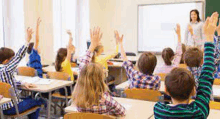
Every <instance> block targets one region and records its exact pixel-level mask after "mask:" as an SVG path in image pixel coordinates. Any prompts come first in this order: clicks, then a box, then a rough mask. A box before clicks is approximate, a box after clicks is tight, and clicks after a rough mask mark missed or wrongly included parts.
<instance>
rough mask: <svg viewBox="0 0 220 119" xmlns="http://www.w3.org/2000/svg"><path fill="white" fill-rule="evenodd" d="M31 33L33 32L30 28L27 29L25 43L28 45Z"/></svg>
mask: <svg viewBox="0 0 220 119" xmlns="http://www.w3.org/2000/svg"><path fill="white" fill-rule="evenodd" d="M33 33H34V32H33V30H32V28H30V27H28V28H27V43H29V42H30V41H31V39H32V34H33Z"/></svg>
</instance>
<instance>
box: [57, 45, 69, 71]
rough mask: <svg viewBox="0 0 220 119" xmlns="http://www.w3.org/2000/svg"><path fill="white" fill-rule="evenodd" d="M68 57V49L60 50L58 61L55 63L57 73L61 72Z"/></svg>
mask: <svg viewBox="0 0 220 119" xmlns="http://www.w3.org/2000/svg"><path fill="white" fill-rule="evenodd" d="M66 56H67V48H60V49H59V50H58V52H57V56H56V61H55V69H56V71H61V70H62V67H61V64H62V62H63V61H64V60H65V58H66Z"/></svg>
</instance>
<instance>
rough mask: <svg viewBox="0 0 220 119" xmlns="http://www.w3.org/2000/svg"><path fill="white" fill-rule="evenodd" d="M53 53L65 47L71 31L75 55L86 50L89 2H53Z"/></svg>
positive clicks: (64, 0) (82, 0)
mask: <svg viewBox="0 0 220 119" xmlns="http://www.w3.org/2000/svg"><path fill="white" fill-rule="evenodd" d="M53 26H54V28H53V29H54V52H57V50H58V49H59V48H61V47H66V46H67V44H68V40H69V37H68V35H67V33H66V30H71V31H72V35H73V45H75V47H76V49H77V51H76V53H78V54H81V53H82V52H85V50H86V49H87V47H86V41H87V40H88V39H89V37H90V35H89V0H53Z"/></svg>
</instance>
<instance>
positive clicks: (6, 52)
mask: <svg viewBox="0 0 220 119" xmlns="http://www.w3.org/2000/svg"><path fill="white" fill-rule="evenodd" d="M14 55H15V52H14V51H13V50H12V49H10V48H6V47H2V48H1V49H0V64H2V63H3V62H4V61H5V60H10V59H11V58H12V57H13V56H14Z"/></svg>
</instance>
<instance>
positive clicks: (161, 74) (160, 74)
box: [156, 73, 166, 81]
mask: <svg viewBox="0 0 220 119" xmlns="http://www.w3.org/2000/svg"><path fill="white" fill-rule="evenodd" d="M156 75H158V76H160V78H161V79H160V80H161V81H165V77H166V73H158V74H156Z"/></svg>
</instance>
